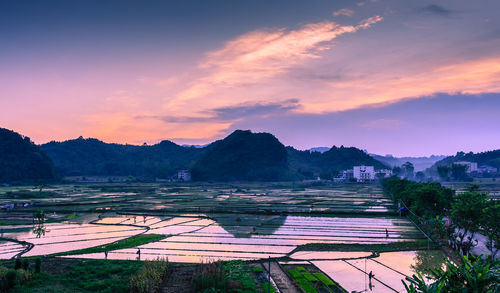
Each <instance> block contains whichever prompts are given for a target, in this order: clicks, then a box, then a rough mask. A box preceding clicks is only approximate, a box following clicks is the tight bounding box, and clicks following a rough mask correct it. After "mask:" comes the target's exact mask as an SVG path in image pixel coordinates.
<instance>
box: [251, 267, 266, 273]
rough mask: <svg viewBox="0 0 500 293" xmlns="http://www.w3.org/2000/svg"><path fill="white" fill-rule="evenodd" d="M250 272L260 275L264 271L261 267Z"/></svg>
mask: <svg viewBox="0 0 500 293" xmlns="http://www.w3.org/2000/svg"><path fill="white" fill-rule="evenodd" d="M252 271H253V272H254V273H256V274H260V273H262V272H263V271H264V270H263V269H262V268H261V267H255V268H252Z"/></svg>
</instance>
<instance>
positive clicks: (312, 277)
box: [302, 272, 318, 282]
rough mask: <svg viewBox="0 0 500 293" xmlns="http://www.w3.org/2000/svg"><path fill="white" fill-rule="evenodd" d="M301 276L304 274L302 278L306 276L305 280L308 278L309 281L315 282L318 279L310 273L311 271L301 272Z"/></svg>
mask: <svg viewBox="0 0 500 293" xmlns="http://www.w3.org/2000/svg"><path fill="white" fill-rule="evenodd" d="M302 276H304V278H306V280H308V281H309V282H317V281H318V279H317V278H316V277H315V276H313V275H311V273H309V272H302Z"/></svg>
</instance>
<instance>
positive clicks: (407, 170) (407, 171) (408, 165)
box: [401, 162, 415, 179]
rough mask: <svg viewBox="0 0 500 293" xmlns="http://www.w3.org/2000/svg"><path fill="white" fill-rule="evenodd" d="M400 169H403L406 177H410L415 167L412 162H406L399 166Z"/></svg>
mask: <svg viewBox="0 0 500 293" xmlns="http://www.w3.org/2000/svg"><path fill="white" fill-rule="evenodd" d="M401 169H403V172H404V175H405V177H406V178H408V179H411V178H413V172H414V171H415V167H414V166H413V164H412V163H410V162H406V163H404V164H403V165H402V166H401Z"/></svg>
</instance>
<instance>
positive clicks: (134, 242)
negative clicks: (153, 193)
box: [52, 234, 167, 256]
mask: <svg viewBox="0 0 500 293" xmlns="http://www.w3.org/2000/svg"><path fill="white" fill-rule="evenodd" d="M166 237H167V235H160V234H141V235H136V236H132V237H129V238H127V239H123V240H119V241H116V242H113V243H110V244H106V245H101V246H96V247H90V248H85V249H79V250H73V251H67V252H61V253H56V254H53V255H52V256H60V255H75V254H85V253H98V252H104V251H106V249H107V250H108V251H112V250H117V249H124V248H131V247H136V246H139V245H143V244H146V243H150V242H156V241H160V240H162V239H165V238H166Z"/></svg>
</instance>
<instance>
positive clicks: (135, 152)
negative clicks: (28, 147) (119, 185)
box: [41, 137, 203, 178]
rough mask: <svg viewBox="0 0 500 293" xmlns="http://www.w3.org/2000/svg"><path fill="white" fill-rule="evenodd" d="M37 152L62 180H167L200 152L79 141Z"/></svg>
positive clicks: (54, 144)
mask: <svg viewBox="0 0 500 293" xmlns="http://www.w3.org/2000/svg"><path fill="white" fill-rule="evenodd" d="M41 149H42V150H43V151H45V152H46V153H47V155H49V156H50V157H51V158H52V160H53V161H54V165H55V166H56V169H57V170H58V171H59V172H60V173H61V174H63V175H65V176H77V175H97V176H99V175H100V176H136V177H145V178H167V177H169V176H171V175H172V174H173V173H174V172H175V171H176V170H179V169H188V168H190V167H191V166H192V165H193V164H194V162H195V161H196V160H197V159H198V158H199V157H200V156H201V154H202V153H203V149H200V148H195V147H182V146H179V145H177V144H175V143H173V142H171V141H168V140H164V141H162V142H160V143H158V144H155V145H151V146H150V145H142V146H137V145H122V144H114V143H105V142H102V141H100V140H97V139H93V138H87V139H84V138H82V137H80V138H78V139H73V140H67V141H64V142H54V141H53V142H49V143H47V144H44V145H42V146H41Z"/></svg>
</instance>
